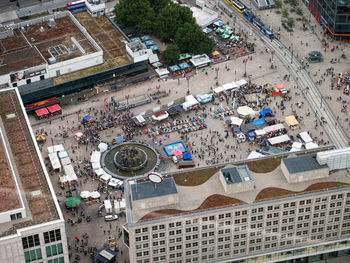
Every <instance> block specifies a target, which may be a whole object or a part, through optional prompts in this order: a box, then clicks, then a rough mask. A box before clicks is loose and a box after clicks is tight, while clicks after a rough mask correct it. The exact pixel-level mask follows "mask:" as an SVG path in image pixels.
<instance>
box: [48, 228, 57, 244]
mask: <svg viewBox="0 0 350 263" xmlns="http://www.w3.org/2000/svg"><path fill="white" fill-rule="evenodd" d="M44 240H45V244H47V243H52V242H55V241H60V240H61V231H60V230H59V229H56V230H52V231H49V232H44Z"/></svg>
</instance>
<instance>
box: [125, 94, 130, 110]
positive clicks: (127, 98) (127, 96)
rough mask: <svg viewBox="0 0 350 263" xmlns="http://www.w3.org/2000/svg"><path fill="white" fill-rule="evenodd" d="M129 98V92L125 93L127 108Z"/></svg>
mask: <svg viewBox="0 0 350 263" xmlns="http://www.w3.org/2000/svg"><path fill="white" fill-rule="evenodd" d="M129 98H130V94H128V95H125V99H126V105H127V108H129Z"/></svg>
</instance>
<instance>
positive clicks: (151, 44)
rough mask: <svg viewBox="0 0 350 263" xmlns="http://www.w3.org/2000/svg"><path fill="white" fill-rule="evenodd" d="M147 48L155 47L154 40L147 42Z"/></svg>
mask: <svg viewBox="0 0 350 263" xmlns="http://www.w3.org/2000/svg"><path fill="white" fill-rule="evenodd" d="M145 43H146V45H147V46H153V45H154V41H153V40H147V41H146V42H145Z"/></svg>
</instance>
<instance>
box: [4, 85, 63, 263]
mask: <svg viewBox="0 0 350 263" xmlns="http://www.w3.org/2000/svg"><path fill="white" fill-rule="evenodd" d="M0 171H1V172H0V189H1V191H0V262H1V263H12V262H13V263H17V262H18V263H23V262H45V263H63V262H66V263H68V262H69V259H68V249H67V239H66V233H65V225H64V219H63V217H62V213H61V210H60V207H59V205H58V203H57V199H56V197H55V195H54V190H53V188H52V185H51V182H50V179H49V177H48V173H47V171H46V168H45V165H44V162H43V160H42V157H41V154H40V151H39V148H38V145H37V143H36V141H35V138H34V134H33V131H32V129H31V127H30V124H29V120H28V117H27V115H26V113H25V110H24V107H23V104H22V101H21V98H20V95H19V92H18V90H17V89H16V88H7V89H0Z"/></svg>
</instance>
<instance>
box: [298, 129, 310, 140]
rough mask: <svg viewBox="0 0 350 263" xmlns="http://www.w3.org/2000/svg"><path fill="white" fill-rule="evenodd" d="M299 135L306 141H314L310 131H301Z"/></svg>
mask: <svg viewBox="0 0 350 263" xmlns="http://www.w3.org/2000/svg"><path fill="white" fill-rule="evenodd" d="M299 136H300V138H301V139H302V140H303V142H304V143H309V142H312V138H311V137H310V135H309V133H308V132H306V131H304V132H301V133H299Z"/></svg>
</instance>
